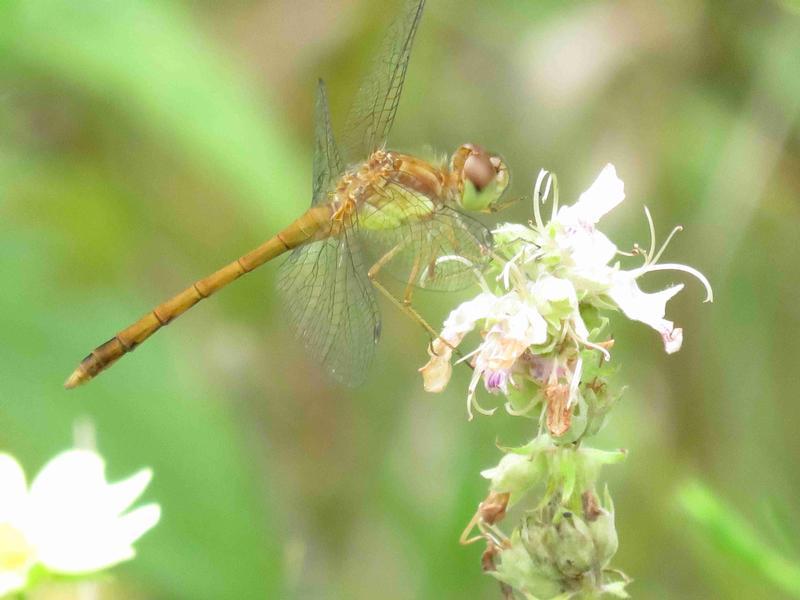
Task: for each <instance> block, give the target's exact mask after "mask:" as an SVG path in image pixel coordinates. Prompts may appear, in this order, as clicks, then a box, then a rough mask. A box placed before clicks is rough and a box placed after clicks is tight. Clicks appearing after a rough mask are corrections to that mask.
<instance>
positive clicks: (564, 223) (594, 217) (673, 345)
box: [542, 164, 713, 353]
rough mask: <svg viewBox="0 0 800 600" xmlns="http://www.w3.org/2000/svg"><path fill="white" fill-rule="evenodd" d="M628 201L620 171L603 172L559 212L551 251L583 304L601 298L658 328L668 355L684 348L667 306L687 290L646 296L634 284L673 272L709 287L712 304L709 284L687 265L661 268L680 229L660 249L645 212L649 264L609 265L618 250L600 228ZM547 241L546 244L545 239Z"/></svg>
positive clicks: (674, 288) (608, 168)
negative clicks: (661, 260)
mask: <svg viewBox="0 0 800 600" xmlns="http://www.w3.org/2000/svg"><path fill="white" fill-rule="evenodd" d="M624 199H625V192H624V184H623V183H622V180H621V179H619V177H617V172H616V169H615V168H614V166H613V165H611V164H609V165H606V167H605V168H604V169H603V170H602V171H601V173H600V175H599V176H598V177H597V179H596V180H595V182H594V183H593V184H592V185H591V187H590V188H589V189H588V190H586V191H585V192H584V193H583V194H581V196H580V198H579V199H578V201H577V202H576V203H575V204H573V205H572V206H564V207H562V208H560V209H559V211H558V213H557V214H556V216H555V218H554V219H553V221H552V222H551V223H550V224H549V225H548V227H550V228H552V229H551V230H550V231H551V232H552V234H551V236H550V238H549V239H550V240H552V242H551V244H550V250H551V251H552V252H556V253H558V254H559V258H560V261H559V270H560V272H563V274H564V277H565V278H567V279H569V280H570V281H572V282H573V284H574V285H575V287H576V289H577V290H578V292H579V295H580V296H581V298H582V299H584V298H588V300H590V301H591V300H596V301H598V302H599V303H601V301H600V297H601V296H606V297H608V298H610V299H611V300H612V301H613V302H614V304H615V305H616V306H617V308H619V309H620V310H621V311H622V312H623V313H625V315H626V316H627V317H628V318H629V319H633V320H636V321H641V322H642V323H645V324H647V325H649V326H650V327H652V328H653V329H655V330H656V331H657V332H658V333H659V334H660V335H661V337H662V339H663V341H664V349H665V350H666V352H668V353H672V352H676V351H677V350H679V349H680V347H681V342H682V340H683V331H682V330H681V329H680V328H675V327H674V325H673V323H672V322H671V321H668V320H666V319H665V318H664V315H665V313H666V304H667V301H668V300H669V299H670V298H672V297H673V296H674V295H675V294H677V293H678V292H679V291H681V290H682V289H683V285H676V286H672V287H670V288H667V289H666V290H663V291H661V292H657V293H645V292H643V291H641V290H640V289H639V286H638V285H637V283H636V280H637V279H638V278H639V277H641V276H642V275H644V274H645V273H649V272H651V271H664V270H675V271H683V272H685V273H689V274H690V275H693V276H694V277H696V278H697V279H698V280H699V281H700V282H701V283H702V284H703V286H704V287H705V288H706V299H705V301H706V302H709V301H711V300H712V299H713V292H712V290H711V285H710V284H709V282H708V280H707V279H706V278H705V276H704V275H703V274H702V273H700V272H699V271H697V270H696V269H693V268H691V267H688V266H686V265H680V264H657V263H658V259H659V258H660V257H661V254H662V253H663V252H664V249H665V248H666V246H667V244H668V243H669V241H670V240H671V238H672V235H673V234H674V233H676V232H677V231H679V230H680V228H676V229H674V230H673V232H672V234H670V236H669V237H668V238H667V241H666V242H665V244H664V245H663V246H662V247H661V249H660V250H658V251H656V249H655V229H654V226H653V221H652V219H651V217H650V213H649V211H647V209H645V214H646V215H647V220H648V224H649V225H650V234H651V243H650V250H649V251H648V252H645V251H642V250H639V253H640V254H643V255H644V256H645V263H644V265H642V266H641V267H639V268H637V269H633V270H631V271H623V270H621V269H620V268H619V265H618V264H615V265H613V266H612V265H609V264H608V263H609V262H610V261H611V260H612V259H613V258H614V256H615V255H616V254H618V250H617V247H616V246H615V245H614V243H613V242H611V240H609V239H608V237H606V236H605V234H603V233H602V232H600V231H598V230H597V229H596V227H595V226H596V225H597V223H598V222H599V221H600V219H601V218H602V217H603V216H604V215H605V214H607V213H608V212H609V211H610V210H612V209H613V208H614V207H616V206H618V205H619V204H620V203H621V202H622V201H623V200H624ZM542 237H544V238H545V242H544V243H545V244H546V240H547V236H542Z"/></svg>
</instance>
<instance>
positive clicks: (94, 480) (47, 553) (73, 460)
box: [0, 450, 161, 597]
mask: <svg viewBox="0 0 800 600" xmlns="http://www.w3.org/2000/svg"><path fill="white" fill-rule="evenodd" d="M151 477H152V472H151V471H150V470H149V469H143V470H141V471H139V472H138V473H136V474H135V475H133V476H131V477H129V478H128V479H125V480H124V481H120V482H118V483H114V484H109V483H108V482H107V481H106V478H105V464H104V462H103V459H102V458H101V457H100V456H99V455H98V454H97V453H95V452H93V451H90V450H69V451H66V452H63V453H61V454H59V455H58V456H56V457H55V458H53V459H52V460H51V461H50V462H48V463H47V464H46V465H45V466H44V468H43V469H42V470H41V471H40V472H39V474H38V475H37V476H36V477H35V478H34V480H33V482H32V483H31V485H30V487H28V484H27V482H26V478H25V472H24V471H23V470H22V467H21V466H20V465H19V463H18V462H17V461H16V460H15V459H14V458H13V457H12V456H10V455H8V454H0V597H2V596H5V595H6V594H10V593H12V592H16V591H18V590H21V589H23V588H25V587H26V585H27V584H28V580H29V577H30V576H31V573H32V572H33V571H34V570H38V571H43V572H45V573H52V574H61V575H85V574H89V573H94V572H96V571H100V570H103V569H106V568H108V567H111V566H113V565H115V564H117V563H120V562H123V561H126V560H128V559H130V558H133V556H134V553H135V552H134V549H133V543H134V542H135V541H136V540H137V539H139V538H140V537H141V536H142V535H144V533H146V532H147V531H148V530H149V529H151V528H152V527H153V526H154V525H155V524H156V523H157V522H158V520H159V518H160V516H161V509H160V507H159V506H158V505H157V504H148V505H145V506H141V507H139V508H136V509H135V510H132V511H130V512H127V513H126V511H127V510H128V509H129V508H130V507H131V505H132V504H133V503H134V502H135V501H136V499H137V498H138V497H139V496H141V494H142V493H143V492H144V490H145V488H146V487H147V485H148V483H149V482H150V479H151Z"/></svg>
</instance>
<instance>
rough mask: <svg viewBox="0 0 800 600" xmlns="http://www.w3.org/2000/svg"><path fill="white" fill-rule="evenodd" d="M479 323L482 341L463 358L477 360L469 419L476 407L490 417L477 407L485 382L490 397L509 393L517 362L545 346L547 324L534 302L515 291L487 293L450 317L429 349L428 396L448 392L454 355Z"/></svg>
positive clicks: (426, 368)
mask: <svg viewBox="0 0 800 600" xmlns="http://www.w3.org/2000/svg"><path fill="white" fill-rule="evenodd" d="M478 322H483V323H484V326H483V331H482V334H483V336H484V339H483V341H482V343H481V344H480V345H479V346H478V348H477V349H475V350H474V351H473V352H471V353H470V354H468V355H467V356H465V357H464V359H466V358H472V359H473V361H472V362H473V369H474V372H473V376H472V381H471V382H470V385H469V393H468V395H467V411H468V413H469V416H470V418H472V408H473V407H474V408H475V409H476V410H478V411H479V412H482V413H488V412H489V411H485V410H483V409H481V408H480V407H479V406H478V405H477V404H476V403H475V402H474V398H475V391H476V389H477V386H478V382H479V381H480V379H481V376H483V377H484V383H485V385H486V388H487V389H488V390H489V391H492V392H494V391H498V390H500V391H503V392H505V391H506V385H507V384H508V382H509V381H511V379H512V371H513V368H514V364H515V363H516V361H517V359H518V358H519V357H520V356H522V354H523V353H524V352H525V351H526V350H527V349H528V347H530V346H531V345H535V344H542V343H544V342H545V341H546V340H547V322H546V321H545V320H544V318H543V317H542V315H541V314H539V311H538V310H537V308H536V304H535V302H534V299H533V298H532V297H523V296H522V295H521V294H520V293H519V292H518V291H516V290H512V291H511V292H509V293H507V294H504V295H503V296H495V295H494V294H490V293H488V292H484V293H482V294H479V295H478V296H477V297H475V298H473V299H472V300H469V301H467V302H464V303H463V304H461V305H460V306H458V307H457V308H456V309H455V310H453V311H452V312H451V313H450V315H449V316H448V317H447V319H446V320H445V322H444V327H443V328H442V333H441V334H440V336H439V337H438V338H437V339H435V340H434V341H433V343H432V344H431V346H430V348H429V349H428V354H429V355H430V360H429V361H428V363H427V364H426V365H425V366H424V367H422V368H421V369H420V372H421V373H422V377H423V384H424V387H425V390H426V391H429V392H440V391H442V390H443V389H444V388H445V386H446V385H447V383H448V381H449V380H450V376H451V374H452V367H451V365H450V360H451V358H452V354H453V349H454V348H456V347H457V346H458V345H459V344H460V343H461V341H462V340H463V339H464V336H465V335H466V334H467V333H469V332H470V331H472V330H473V329H475V327H476V326H477V324H478ZM464 359H462V360H464Z"/></svg>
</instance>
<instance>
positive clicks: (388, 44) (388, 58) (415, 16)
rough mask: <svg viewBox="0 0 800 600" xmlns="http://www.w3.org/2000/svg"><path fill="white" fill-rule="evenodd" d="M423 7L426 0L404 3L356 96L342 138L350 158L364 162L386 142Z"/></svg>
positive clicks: (408, 0)
mask: <svg viewBox="0 0 800 600" xmlns="http://www.w3.org/2000/svg"><path fill="white" fill-rule="evenodd" d="M424 6H425V0H405V6H404V7H403V12H402V13H401V15H400V16H399V17H398V18H397V20H396V21H395V22H394V24H393V25H392V27H391V29H390V31H389V34H388V35H387V36H386V38H385V39H384V41H383V45H382V47H381V49H380V52H379V53H378V54H377V56H376V57H375V60H374V62H373V64H372V67H371V70H370V72H369V74H368V75H367V77H366V78H365V79H364V81H363V83H362V84H361V87H360V88H359V90H358V93H357V94H356V98H355V102H354V103H353V107H352V109H351V110H350V114H349V115H348V118H347V123H346V125H345V137H344V138H343V142H344V143H343V148H344V149H345V153H346V156H347V158H348V159H353V160H363V159H364V158H365V157H367V156H369V155H370V154H371V153H372V152H373V151H374V150H376V149H378V148H381V147H383V145H384V143H385V142H386V137H387V136H388V134H389V129H391V127H392V121H394V116H395V114H396V113H397V105H398V103H399V102H400V93H401V92H402V90H403V81H404V80H405V77H406V69H407V68H408V60H409V58H410V56H411V46H412V45H413V43H414V35H415V34H416V32H417V28H418V26H419V21H420V18H421V17H422V9H423V8H424Z"/></svg>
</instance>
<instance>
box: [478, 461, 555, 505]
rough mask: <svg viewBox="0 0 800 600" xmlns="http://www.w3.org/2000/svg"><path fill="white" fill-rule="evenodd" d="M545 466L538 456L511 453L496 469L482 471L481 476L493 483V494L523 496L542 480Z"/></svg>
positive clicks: (491, 487) (491, 486)
mask: <svg viewBox="0 0 800 600" xmlns="http://www.w3.org/2000/svg"><path fill="white" fill-rule="evenodd" d="M543 468H544V464H543V461H542V460H541V459H540V456H539V455H538V454H533V455H523V454H515V453H509V454H506V455H505V456H504V457H503V458H501V459H500V462H499V463H498V464H497V466H496V467H493V468H491V469H486V470H484V471H481V476H483V477H485V478H486V479H490V480H491V481H492V483H491V485H490V486H489V487H490V489H491V490H492V491H493V492H505V493H509V494H512V495H515V496H516V495H519V494H523V493H524V492H526V491H528V490H529V489H530V488H532V487H533V486H534V485H536V484H537V483H538V482H539V481H540V480H541V478H542V475H543Z"/></svg>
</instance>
